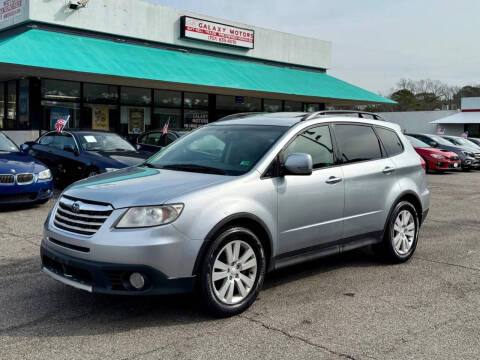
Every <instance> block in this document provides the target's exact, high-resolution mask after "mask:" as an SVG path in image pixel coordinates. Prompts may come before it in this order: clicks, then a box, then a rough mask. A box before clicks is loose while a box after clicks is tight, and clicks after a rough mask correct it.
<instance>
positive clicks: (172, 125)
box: [148, 108, 182, 130]
mask: <svg viewBox="0 0 480 360" xmlns="http://www.w3.org/2000/svg"><path fill="white" fill-rule="evenodd" d="M167 122H168V128H169V129H172V130H175V129H177V130H180V129H182V111H181V110H180V109H169V108H155V109H153V116H152V124H151V126H150V127H149V128H148V130H151V129H152V130H153V129H161V128H163V126H164V125H165V124H166V123H167Z"/></svg>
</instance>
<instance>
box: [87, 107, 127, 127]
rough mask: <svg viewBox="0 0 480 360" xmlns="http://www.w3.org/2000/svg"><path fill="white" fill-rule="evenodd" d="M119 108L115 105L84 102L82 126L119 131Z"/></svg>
mask: <svg viewBox="0 0 480 360" xmlns="http://www.w3.org/2000/svg"><path fill="white" fill-rule="evenodd" d="M119 114H120V110H119V107H118V106H115V105H105V104H84V105H83V109H82V127H83V128H88V129H93V130H103V131H115V132H119V131H120V128H119V126H118V125H119V124H118V123H119V117H120V115H119Z"/></svg>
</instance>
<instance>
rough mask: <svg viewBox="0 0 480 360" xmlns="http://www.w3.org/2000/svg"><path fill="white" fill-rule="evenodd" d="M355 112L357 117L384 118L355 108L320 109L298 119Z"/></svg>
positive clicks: (305, 119)
mask: <svg viewBox="0 0 480 360" xmlns="http://www.w3.org/2000/svg"><path fill="white" fill-rule="evenodd" d="M352 114H356V115H357V117H359V118H363V115H370V116H371V117H373V118H374V119H375V120H384V119H383V118H382V117H381V116H380V115H378V114H375V113H371V112H366V111H355V110H322V111H315V112H313V113H309V114H306V115H305V116H304V117H303V118H302V120H300V121H307V120H312V119H316V118H317V117H319V116H328V115H352Z"/></svg>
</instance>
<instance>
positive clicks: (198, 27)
mask: <svg viewBox="0 0 480 360" xmlns="http://www.w3.org/2000/svg"><path fill="white" fill-rule="evenodd" d="M180 26H181V28H180V35H181V37H182V38H187V39H196V40H202V41H208V42H212V43H217V44H224V45H231V46H236V47H242V48H246V49H253V45H254V31H253V30H249V29H242V28H239V27H236V26H230V25H225V24H220V23H216V22H211V21H207V20H202V19H197V18H192V17H189V16H182V17H181V18H180Z"/></svg>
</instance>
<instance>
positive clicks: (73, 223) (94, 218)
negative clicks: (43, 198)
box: [53, 196, 113, 236]
mask: <svg viewBox="0 0 480 360" xmlns="http://www.w3.org/2000/svg"><path fill="white" fill-rule="evenodd" d="M112 211H113V208H112V206H111V205H109V204H105V203H99V202H95V201H90V200H80V199H75V198H72V197H70V196H62V197H61V198H60V200H59V202H58V206H57V211H56V213H55V217H54V219H53V223H54V224H55V226H56V227H57V228H59V229H62V230H66V231H70V232H72V233H75V234H81V235H89V236H92V235H94V234H95V233H96V232H97V231H98V230H99V229H100V227H101V226H102V225H103V223H104V222H105V220H107V218H108V217H109V216H110V214H111V213H112Z"/></svg>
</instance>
